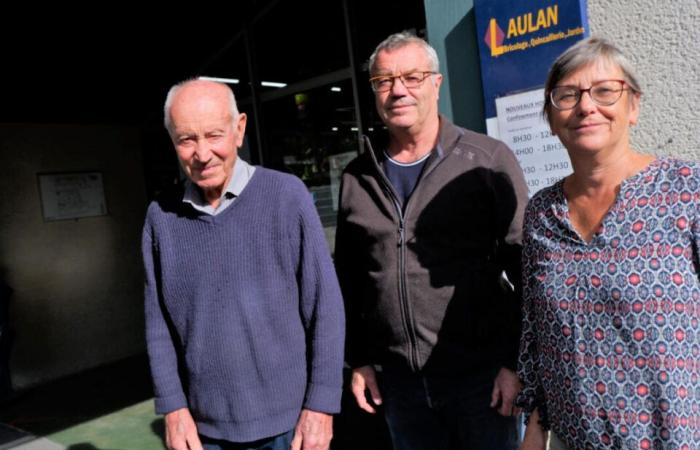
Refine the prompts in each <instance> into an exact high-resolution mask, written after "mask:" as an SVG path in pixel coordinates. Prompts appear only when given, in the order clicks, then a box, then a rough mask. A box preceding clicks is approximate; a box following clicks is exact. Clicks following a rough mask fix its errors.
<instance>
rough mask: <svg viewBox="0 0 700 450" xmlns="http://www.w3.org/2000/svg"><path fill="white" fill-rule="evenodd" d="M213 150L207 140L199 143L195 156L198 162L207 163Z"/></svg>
mask: <svg viewBox="0 0 700 450" xmlns="http://www.w3.org/2000/svg"><path fill="white" fill-rule="evenodd" d="M211 154H212V153H211V149H210V148H209V144H208V143H207V141H206V140H204V139H203V140H201V141H200V142H198V143H197V146H196V147H195V149H194V156H195V158H196V159H197V160H198V161H202V162H207V161H209V159H210V158H211Z"/></svg>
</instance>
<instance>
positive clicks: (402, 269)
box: [365, 137, 420, 371]
mask: <svg viewBox="0 0 700 450" xmlns="http://www.w3.org/2000/svg"><path fill="white" fill-rule="evenodd" d="M365 142H366V143H367V147H368V149H367V151H369V152H370V154H371V156H372V160H373V161H374V167H375V169H376V170H377V173H378V174H379V178H380V179H381V180H382V184H383V185H384V191H385V192H386V193H387V194H388V196H389V197H390V200H391V202H392V203H393V205H394V208H395V209H396V214H397V215H398V217H399V229H398V233H399V237H398V243H397V247H398V250H399V274H398V275H399V303H400V305H401V314H402V315H403V323H404V325H405V327H406V335H407V336H408V343H409V355H408V356H409V364H410V366H411V369H413V370H414V371H417V370H418V369H420V364H419V362H418V350H417V348H416V346H417V345H416V342H417V340H418V339H417V338H416V330H415V327H414V326H413V314H411V307H410V305H409V302H408V288H407V287H406V227H405V219H404V214H403V211H402V210H401V203H399V198H398V196H397V195H396V193H395V192H394V188H393V187H392V186H391V182H390V181H389V180H388V179H387V177H386V175H385V174H384V172H383V171H382V170H381V167H380V166H379V161H377V157H376V156H375V154H374V150H373V149H372V145H371V144H370V142H369V139H367V138H366V137H365ZM409 202H410V200H409ZM406 206H407V210H408V204H407V205H406Z"/></svg>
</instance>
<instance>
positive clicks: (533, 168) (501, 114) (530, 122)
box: [496, 89, 572, 197]
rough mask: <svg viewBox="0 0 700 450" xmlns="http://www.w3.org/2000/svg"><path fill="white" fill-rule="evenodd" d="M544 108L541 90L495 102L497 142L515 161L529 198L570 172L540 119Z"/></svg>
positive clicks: (563, 153)
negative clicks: (508, 150) (504, 145)
mask: <svg viewBox="0 0 700 450" xmlns="http://www.w3.org/2000/svg"><path fill="white" fill-rule="evenodd" d="M543 105H544V89H536V90H534V91H528V92H522V93H520V94H515V95H509V96H506V97H500V98H497V99H496V113H497V114H498V130H499V134H500V139H501V140H502V141H503V142H505V143H506V144H507V145H508V147H510V149H511V150H512V151H513V153H515V157H516V158H518V162H519V163H520V167H522V169H523V173H524V174H525V181H526V182H527V187H528V189H529V191H530V197H532V195H533V194H534V193H535V192H537V191H539V190H540V189H542V188H544V187H547V186H550V185H552V184H554V183H556V182H557V181H558V180H559V179H561V178H563V177H565V176H567V175H569V174H570V173H571V171H572V168H571V161H570V160H569V155H568V154H567V153H566V149H565V148H564V146H563V145H562V143H561V141H559V138H558V137H556V136H554V135H552V132H551V131H550V129H549V124H548V123H547V122H546V121H545V120H544V118H543V117H542V106H543Z"/></svg>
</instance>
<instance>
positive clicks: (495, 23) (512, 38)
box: [474, 0, 588, 120]
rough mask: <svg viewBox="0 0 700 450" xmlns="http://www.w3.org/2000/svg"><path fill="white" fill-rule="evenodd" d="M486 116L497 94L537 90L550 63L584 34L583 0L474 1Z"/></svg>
mask: <svg viewBox="0 0 700 450" xmlns="http://www.w3.org/2000/svg"><path fill="white" fill-rule="evenodd" d="M474 10H475V16H476V29H477V34H478V36H477V38H478V39H477V41H478V43H479V56H480V60H481V80H482V83H483V87H484V108H485V112H486V118H487V120H488V119H489V118H492V117H495V116H496V103H495V99H496V98H497V97H502V96H505V95H509V94H513V93H517V92H521V91H526V90H531V89H536V88H540V87H542V86H543V85H544V82H545V78H546V76H547V71H548V70H549V67H550V66H551V64H552V62H553V61H554V60H555V59H556V57H557V56H559V55H560V54H561V53H562V52H563V51H564V50H566V49H567V48H568V47H570V46H571V45H572V44H574V43H575V42H577V41H579V40H581V39H583V38H584V37H586V36H587V35H588V18H587V16H586V0H560V1H551V0H550V1H523V0H476V1H475V2H474Z"/></svg>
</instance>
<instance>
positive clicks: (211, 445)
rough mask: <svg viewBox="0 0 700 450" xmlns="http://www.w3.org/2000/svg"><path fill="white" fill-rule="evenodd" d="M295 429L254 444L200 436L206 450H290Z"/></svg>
mask: <svg viewBox="0 0 700 450" xmlns="http://www.w3.org/2000/svg"><path fill="white" fill-rule="evenodd" d="M293 437H294V429H291V430H289V431H288V432H286V433H284V434H280V435H278V436H273V437H270V438H265V439H260V440H259V441H253V442H229V441H222V440H219V439H212V438H209V437H206V436H200V438H201V440H202V446H204V450H289V448H290V447H291V446H292V438H293Z"/></svg>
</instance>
